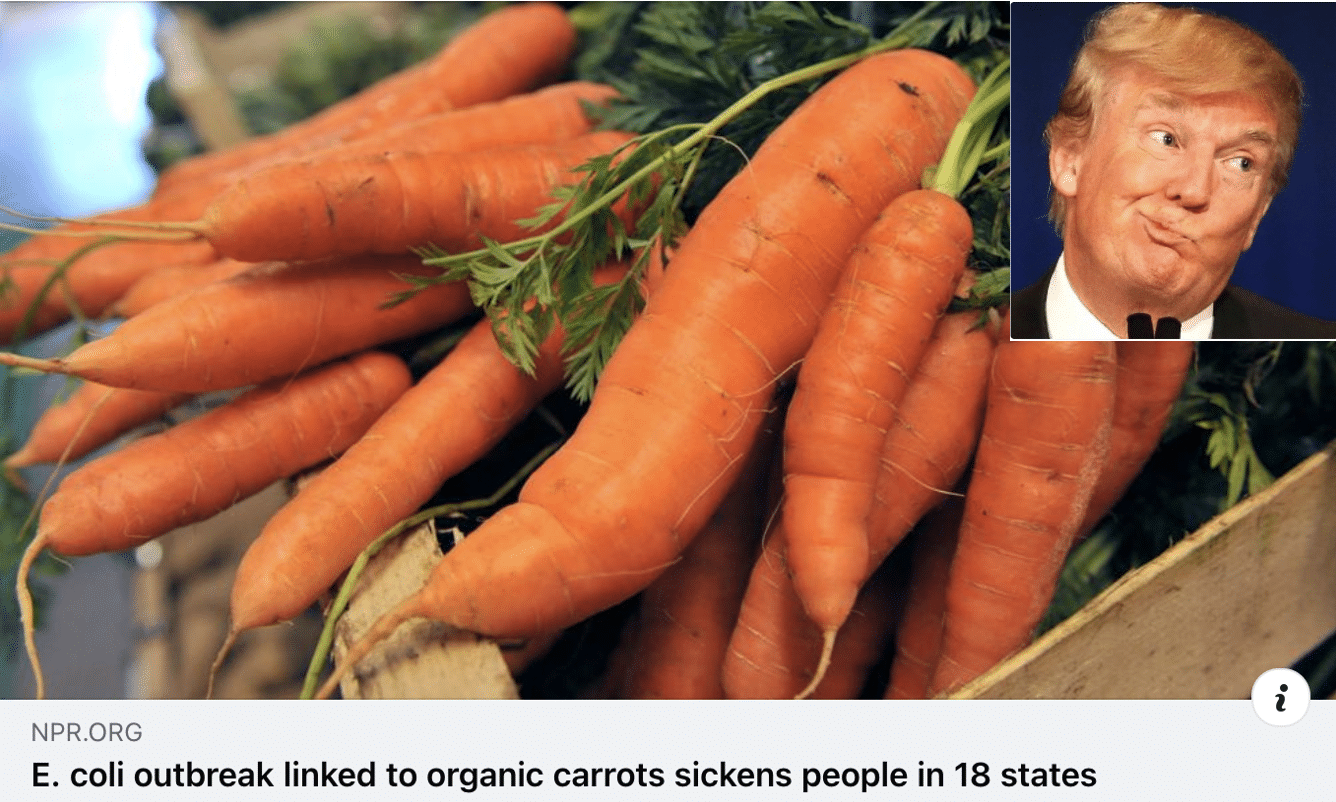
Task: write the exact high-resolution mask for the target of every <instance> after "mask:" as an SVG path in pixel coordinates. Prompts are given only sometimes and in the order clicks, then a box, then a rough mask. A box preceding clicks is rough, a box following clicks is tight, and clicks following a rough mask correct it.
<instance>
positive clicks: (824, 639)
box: [793, 629, 839, 699]
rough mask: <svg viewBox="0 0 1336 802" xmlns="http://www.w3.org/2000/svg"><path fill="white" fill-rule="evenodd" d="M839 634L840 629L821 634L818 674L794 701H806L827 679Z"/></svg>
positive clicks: (828, 630) (815, 674) (813, 675)
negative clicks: (822, 681) (836, 638)
mask: <svg viewBox="0 0 1336 802" xmlns="http://www.w3.org/2000/svg"><path fill="white" fill-rule="evenodd" d="M838 633H839V630H838V629H827V630H823V631H822V633H821V659H820V660H819V661H818V662H817V664H816V672H815V673H813V674H812V681H811V682H809V683H807V687H806V688H803V689H802V690H801V691H798V693H797V695H795V696H794V697H793V698H794V699H806V698H807V697H809V696H811V695H812V693H813V692H814V691H816V689H817V686H818V685H820V684H821V680H823V679H825V678H826V671H827V670H828V669H829V668H830V657H831V655H832V654H833V653H834V652H835V635H836V634H838Z"/></svg>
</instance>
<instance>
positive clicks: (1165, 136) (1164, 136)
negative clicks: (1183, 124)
mask: <svg viewBox="0 0 1336 802" xmlns="http://www.w3.org/2000/svg"><path fill="white" fill-rule="evenodd" d="M1150 138H1151V139H1154V140H1155V141H1156V142H1158V143H1160V144H1161V145H1164V146H1165V147H1167V148H1172V147H1173V146H1175V145H1177V144H1178V140H1177V139H1176V138H1175V137H1174V135H1173V134H1171V133H1169V132H1168V131H1152V132H1151V135H1150Z"/></svg>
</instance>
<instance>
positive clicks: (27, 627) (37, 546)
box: [15, 532, 48, 699]
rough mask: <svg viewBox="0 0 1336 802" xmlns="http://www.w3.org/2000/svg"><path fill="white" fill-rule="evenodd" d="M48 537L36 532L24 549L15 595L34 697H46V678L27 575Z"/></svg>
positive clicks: (30, 571)
mask: <svg viewBox="0 0 1336 802" xmlns="http://www.w3.org/2000/svg"><path fill="white" fill-rule="evenodd" d="M47 540H48V537H47V536H46V535H44V534H43V533H41V532H38V533H37V534H36V535H35V536H34V537H33V539H32V542H31V543H29V544H28V548H26V549H24V551H23V557H22V558H21V559H20V560H19V566H18V580H17V587H16V588H15V595H16V596H17V597H18V603H19V619H20V621H21V623H22V626H23V648H24V650H25V651H27V653H28V662H29V663H31V664H32V674H33V681H34V685H35V688H36V691H35V694H34V698H37V699H45V698H46V679H45V677H44V676H43V674H42V661H41V659H40V658H39V657H38V654H37V622H36V620H35V618H34V616H33V603H32V590H31V589H30V588H29V587H28V575H29V574H30V573H32V566H33V563H35V562H36V561H37V555H39V554H41V553H42V549H44V548H46V544H47Z"/></svg>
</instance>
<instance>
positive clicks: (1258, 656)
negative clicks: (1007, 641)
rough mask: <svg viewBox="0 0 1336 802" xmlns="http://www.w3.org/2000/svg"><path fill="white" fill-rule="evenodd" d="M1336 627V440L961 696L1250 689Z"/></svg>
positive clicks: (1206, 694)
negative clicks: (1264, 676) (1268, 672)
mask: <svg viewBox="0 0 1336 802" xmlns="http://www.w3.org/2000/svg"><path fill="white" fill-rule="evenodd" d="M1333 630H1336V443H1333V444H1331V445H1329V446H1328V447H1327V448H1326V449H1325V450H1323V451H1322V452H1319V453H1318V454H1315V455H1314V456H1313V457H1311V458H1309V459H1308V460H1306V461H1305V462H1303V463H1302V464H1301V465H1299V466H1298V467H1296V468H1295V469H1294V470H1292V471H1290V472H1289V473H1288V474H1286V475H1285V476H1284V477H1282V478H1281V479H1279V480H1278V481H1277V482H1276V483H1275V484H1274V485H1273V486H1272V487H1270V488H1268V489H1267V490H1266V491H1265V492H1263V493H1260V494H1258V495H1257V496H1254V497H1253V498H1250V499H1247V500H1245V501H1243V502H1242V503H1240V504H1239V505H1237V506H1235V507H1234V508H1233V509H1231V510H1229V511H1227V512H1225V513H1224V514H1223V515H1220V516H1219V517H1217V518H1215V519H1213V520H1212V521H1210V522H1209V523H1207V524H1206V525H1205V526H1203V527H1202V528H1201V529H1200V530H1199V531H1197V532H1195V533H1193V534H1192V535H1190V536H1188V537H1187V538H1185V539H1184V540H1183V541H1181V542H1179V543H1178V544H1176V545H1175V546H1174V547H1173V548H1171V549H1169V550H1168V551H1166V552H1165V553H1164V554H1162V555H1161V556H1160V557H1159V558H1157V559H1156V560H1154V561H1152V562H1151V563H1149V564H1147V565H1145V566H1143V567H1142V568H1140V569H1138V570H1137V571H1134V572H1132V573H1130V574H1128V575H1127V576H1125V577H1123V578H1122V579H1121V580H1119V581H1118V582H1117V583H1115V584H1114V585H1113V586H1112V587H1110V588H1108V589H1107V590H1106V591H1105V592H1104V593H1103V594H1101V595H1100V596H1098V597H1097V598H1095V599H1094V600H1092V601H1091V602H1090V604H1088V605H1086V607H1085V608H1083V609H1082V610H1080V611H1079V612H1077V613H1076V614H1075V615H1073V616H1072V617H1071V618H1070V619H1068V620H1067V621H1066V622H1064V623H1063V624H1061V625H1059V626H1058V627H1055V628H1054V629H1053V630H1051V631H1050V632H1048V633H1046V634H1045V635H1044V636H1043V637H1042V638H1040V639H1039V640H1037V641H1036V642H1035V643H1034V644H1032V645H1031V646H1030V647H1029V648H1027V649H1026V650H1024V651H1022V652H1020V653H1019V654H1017V655H1015V656H1013V657H1012V658H1010V659H1008V660H1006V661H1004V662H1003V663H1001V664H999V665H998V666H997V667H995V668H994V669H993V670H992V671H990V672H989V673H987V674H985V675H984V676H982V677H980V678H979V679H977V680H975V681H974V682H973V683H970V684H969V685H967V686H965V687H964V688H962V689H961V690H960V691H959V692H958V693H957V694H955V696H954V698H990V699H1000V698H1012V699H1016V698H1020V699H1056V698H1080V699H1127V698H1138V699H1159V698H1176V699H1243V698H1247V696H1248V694H1249V692H1250V689H1251V687H1252V683H1253V680H1255V679H1256V678H1257V676H1258V675H1259V674H1261V673H1262V672H1263V671H1265V670H1267V669H1269V668H1277V667H1282V666H1288V665H1291V664H1292V663H1293V662H1294V661H1295V660H1297V659H1298V658H1299V657H1301V656H1303V655H1304V654H1305V653H1306V652H1307V651H1309V650H1310V649H1311V648H1312V647H1313V646H1315V645H1316V644H1317V643H1319V642H1320V641H1321V640H1322V639H1323V638H1325V637H1326V636H1327V635H1328V634H1330V633H1331V632H1332V631H1333Z"/></svg>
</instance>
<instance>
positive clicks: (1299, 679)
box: [1252, 668, 1312, 727]
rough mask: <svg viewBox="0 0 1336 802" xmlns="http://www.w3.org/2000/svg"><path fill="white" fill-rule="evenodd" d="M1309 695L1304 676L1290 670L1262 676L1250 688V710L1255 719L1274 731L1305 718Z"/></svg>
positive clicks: (1274, 671) (1286, 669)
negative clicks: (1252, 710)
mask: <svg viewBox="0 0 1336 802" xmlns="http://www.w3.org/2000/svg"><path fill="white" fill-rule="evenodd" d="M1311 698H1312V691H1310V690H1309V688H1308V681H1307V680H1305V679H1304V677H1303V674H1300V673H1299V672H1298V671H1295V670H1294V669H1290V668H1273V669H1271V670H1270V671H1264V672H1262V676H1260V677H1258V678H1257V681H1256V682H1254V683H1253V687H1252V703H1253V709H1254V710H1256V711H1257V716H1258V718H1260V719H1262V721H1265V722H1266V723H1267V724H1271V725H1272V726H1276V727H1284V726H1287V725H1290V724H1293V723H1294V722H1296V721H1298V720H1299V719H1301V718H1303V717H1304V713H1306V712H1308V702H1309V700H1310V699H1311Z"/></svg>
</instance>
